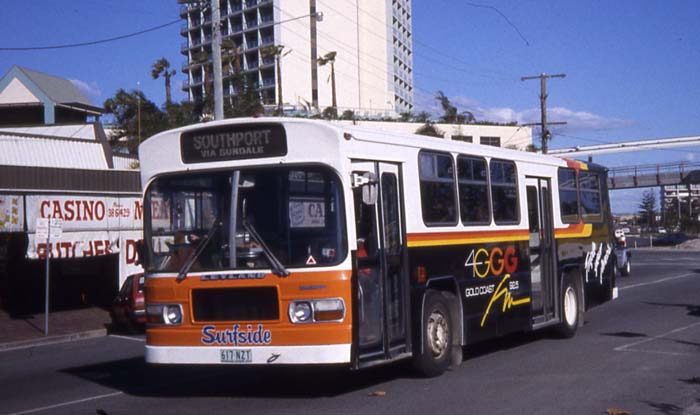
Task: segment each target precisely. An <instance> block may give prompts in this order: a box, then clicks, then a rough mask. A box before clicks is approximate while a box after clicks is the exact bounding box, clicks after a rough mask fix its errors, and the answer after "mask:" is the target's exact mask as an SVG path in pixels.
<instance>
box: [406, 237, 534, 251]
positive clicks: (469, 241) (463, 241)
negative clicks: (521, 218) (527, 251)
mask: <svg viewBox="0 0 700 415" xmlns="http://www.w3.org/2000/svg"><path fill="white" fill-rule="evenodd" d="M528 240H530V236H529V235H522V236H520V235H517V236H506V237H504V236H501V237H493V236H492V237H480V238H460V239H434V240H430V241H408V247H409V248H415V247H421V246H449V245H473V244H484V243H495V242H516V241H528Z"/></svg>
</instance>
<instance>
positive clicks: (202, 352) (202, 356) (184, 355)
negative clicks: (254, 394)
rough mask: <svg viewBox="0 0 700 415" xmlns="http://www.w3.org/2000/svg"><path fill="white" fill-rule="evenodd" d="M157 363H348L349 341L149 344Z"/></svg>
mask: <svg viewBox="0 0 700 415" xmlns="http://www.w3.org/2000/svg"><path fill="white" fill-rule="evenodd" d="M146 362H148V363H154V364H217V365H219V364H244V365H245V364H249V365H260V364H262V365H267V364H287V365H297V364H349V363H350V344H329V345H314V346H255V347H225V346H149V345H147V346H146Z"/></svg>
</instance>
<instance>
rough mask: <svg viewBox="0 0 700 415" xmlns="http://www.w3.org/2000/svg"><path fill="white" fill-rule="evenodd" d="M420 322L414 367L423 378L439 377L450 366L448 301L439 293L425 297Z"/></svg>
mask: <svg viewBox="0 0 700 415" xmlns="http://www.w3.org/2000/svg"><path fill="white" fill-rule="evenodd" d="M422 318H423V321H422V325H421V327H422V330H423V333H422V336H421V337H422V340H423V343H422V347H421V348H420V350H417V351H416V352H415V354H414V367H415V369H416V371H417V372H418V373H419V374H421V375H422V376H425V377H435V376H439V375H441V374H442V373H443V372H444V371H445V370H447V368H448V367H449V365H450V353H451V350H452V330H453V327H454V326H453V324H452V316H451V315H450V307H449V303H448V299H447V298H446V296H445V295H443V294H442V293H441V292H439V291H428V292H427V293H426V295H425V301H424V306H423V317H422Z"/></svg>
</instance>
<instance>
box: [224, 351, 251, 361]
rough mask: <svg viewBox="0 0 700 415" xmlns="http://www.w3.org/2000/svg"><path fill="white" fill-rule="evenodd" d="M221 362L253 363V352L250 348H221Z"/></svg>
mask: <svg viewBox="0 0 700 415" xmlns="http://www.w3.org/2000/svg"><path fill="white" fill-rule="evenodd" d="M219 354H220V356H221V363H251V362H252V361H253V352H252V351H251V350H250V349H221V350H219Z"/></svg>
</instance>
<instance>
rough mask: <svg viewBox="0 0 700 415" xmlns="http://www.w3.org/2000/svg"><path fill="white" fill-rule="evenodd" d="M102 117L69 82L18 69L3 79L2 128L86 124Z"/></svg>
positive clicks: (0, 95)
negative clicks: (5, 126) (91, 118)
mask: <svg viewBox="0 0 700 415" xmlns="http://www.w3.org/2000/svg"><path fill="white" fill-rule="evenodd" d="M102 113H103V110H102V108H101V107H97V106H95V105H93V104H92V102H90V100H89V99H88V98H87V97H86V96H85V95H83V93H82V92H80V90H79V89H78V88H77V87H76V86H75V85H74V84H73V83H72V82H71V81H69V80H67V79H63V78H58V77H56V76H53V75H47V74H45V73H42V72H37V71H34V70H31V69H27V68H23V67H21V66H17V65H15V66H13V67H12V68H11V69H10V71H9V72H8V73H7V74H5V76H3V77H2V78H0V125H37V124H66V123H84V122H86V121H87V120H88V118H89V117H94V118H95V119H98V118H99V116H100V115H101V114H102Z"/></svg>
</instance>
